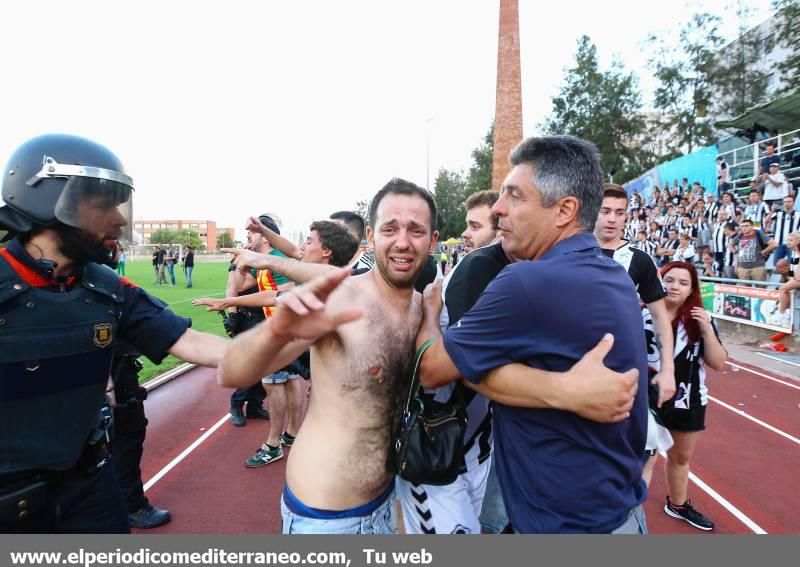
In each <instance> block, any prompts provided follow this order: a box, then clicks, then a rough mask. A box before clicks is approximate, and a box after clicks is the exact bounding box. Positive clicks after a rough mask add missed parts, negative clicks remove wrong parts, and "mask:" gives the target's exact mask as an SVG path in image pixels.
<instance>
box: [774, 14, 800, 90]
mask: <svg viewBox="0 0 800 567" xmlns="http://www.w3.org/2000/svg"><path fill="white" fill-rule="evenodd" d="M772 7H773V9H775V10H777V11H778V18H779V20H778V33H777V37H776V39H777V41H778V43H779V44H780V45H781V46H783V47H785V48H786V49H788V50H789V56H788V58H787V59H786V60H785V61H784V62H783V63H781V64H780V65H779V66H778V69H779V70H780V72H781V74H782V77H783V81H784V83H783V84H784V85H785V86H784V88H783V89H782V90H781V94H783V93H785V92H787V91H790V90H792V89H794V88H796V87H797V85H798V84H800V0H773V2H772Z"/></svg>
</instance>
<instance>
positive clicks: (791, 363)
mask: <svg viewBox="0 0 800 567" xmlns="http://www.w3.org/2000/svg"><path fill="white" fill-rule="evenodd" d="M756 354H757V355H758V356H763V357H764V358H769V359H770V360H774V361H776V362H780V363H781V364H788V365H789V366H794V367H795V368H800V364H797V363H796V362H792V361H791V360H786V359H785V358H778V357H777V356H772V355H771V354H764V353H763V352H757V353H756Z"/></svg>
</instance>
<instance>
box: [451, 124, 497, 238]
mask: <svg viewBox="0 0 800 567" xmlns="http://www.w3.org/2000/svg"><path fill="white" fill-rule="evenodd" d="M493 160H494V121H492V124H491V126H489V131H488V132H487V133H486V136H484V138H483V143H482V144H481V145H480V146H478V147H477V148H475V149H474V150H472V166H471V167H470V168H469V174H468V175H467V180H466V187H467V188H466V193H465V194H466V195H471V194H472V193H475V192H476V191H484V190H486V189H491V188H492V168H493V165H494V163H493ZM459 234H461V233H460V232H459Z"/></svg>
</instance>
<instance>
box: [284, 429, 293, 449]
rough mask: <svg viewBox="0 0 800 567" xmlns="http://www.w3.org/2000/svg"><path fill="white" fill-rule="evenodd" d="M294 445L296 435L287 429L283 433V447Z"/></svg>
mask: <svg viewBox="0 0 800 567" xmlns="http://www.w3.org/2000/svg"><path fill="white" fill-rule="evenodd" d="M292 445H294V436H293V435H289V433H288V432H286V431H284V432H283V433H281V447H291V446H292Z"/></svg>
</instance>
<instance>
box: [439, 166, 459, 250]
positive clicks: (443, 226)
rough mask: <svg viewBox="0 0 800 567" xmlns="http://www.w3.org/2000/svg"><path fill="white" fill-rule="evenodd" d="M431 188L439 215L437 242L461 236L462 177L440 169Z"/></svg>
mask: <svg viewBox="0 0 800 567" xmlns="http://www.w3.org/2000/svg"><path fill="white" fill-rule="evenodd" d="M433 186H434V190H433V198H434V200H435V201H436V209H437V211H438V213H439V240H447V239H448V238H450V237H451V236H455V237H459V236H461V233H462V232H464V228H465V225H464V216H465V211H464V198H465V191H466V182H465V180H464V177H463V175H461V174H460V173H456V172H453V171H448V170H446V169H444V168H442V169H440V170H439V174H438V175H437V176H436V180H435V181H434V185H433Z"/></svg>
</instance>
